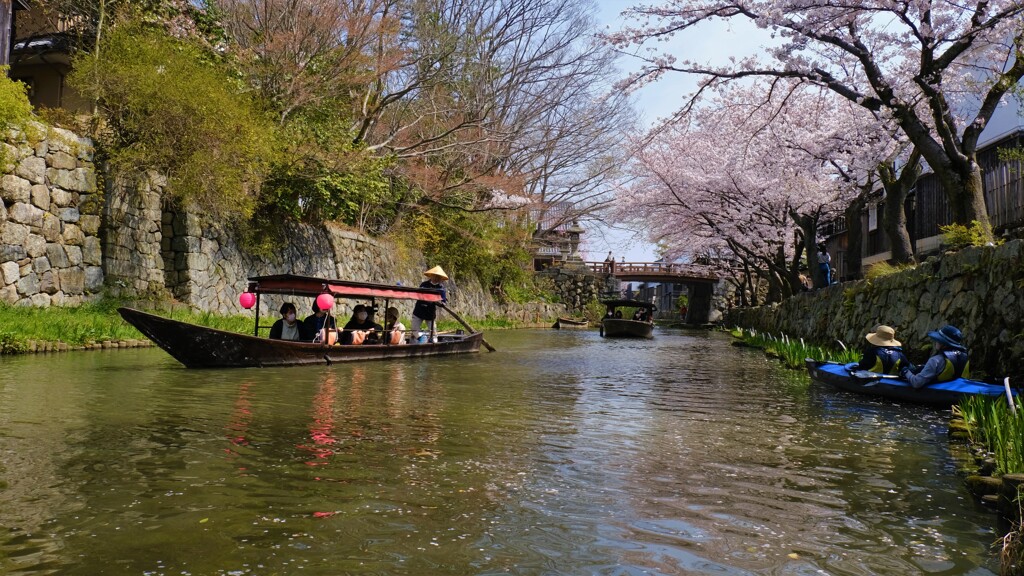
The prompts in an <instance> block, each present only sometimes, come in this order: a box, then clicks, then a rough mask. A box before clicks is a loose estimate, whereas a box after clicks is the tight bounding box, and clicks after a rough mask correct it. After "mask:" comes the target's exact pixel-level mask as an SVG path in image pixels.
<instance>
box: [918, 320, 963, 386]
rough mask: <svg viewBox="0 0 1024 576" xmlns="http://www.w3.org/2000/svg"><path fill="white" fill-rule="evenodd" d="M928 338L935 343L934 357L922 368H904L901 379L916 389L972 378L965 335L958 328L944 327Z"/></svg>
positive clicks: (930, 333)
mask: <svg viewBox="0 0 1024 576" xmlns="http://www.w3.org/2000/svg"><path fill="white" fill-rule="evenodd" d="M928 337H929V338H931V339H932V341H933V342H934V343H935V347H934V353H933V354H932V357H931V358H929V359H928V361H927V362H925V364H924V366H922V367H920V368H916V369H915V368H914V367H912V366H908V367H905V368H902V369H901V370H900V378H901V379H903V380H906V381H907V382H909V383H910V385H911V386H913V387H914V388H915V389H916V388H923V387H925V386H928V385H929V384H935V383H936V382H949V381H950V380H956V379H957V378H970V377H971V363H970V360H968V358H967V348H966V347H964V344H963V334H961V332H960V330H959V329H958V328H957V327H956V326H950V325H946V326H943V327H942V328H939V329H938V330H933V331H931V332H929V333H928Z"/></svg>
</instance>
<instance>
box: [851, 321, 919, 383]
mask: <svg viewBox="0 0 1024 576" xmlns="http://www.w3.org/2000/svg"><path fill="white" fill-rule="evenodd" d="M865 340H867V342H868V343H867V345H866V346H864V356H863V357H861V359H860V362H859V363H857V364H856V365H855V366H854V367H852V369H853V370H870V371H871V372H878V373H880V374H893V375H895V374H899V373H900V370H901V369H902V368H903V367H910V366H912V364H911V363H910V361H909V360H907V356H906V355H905V354H904V353H903V345H902V344H901V343H900V341H899V340H897V339H896V329H895V328H893V327H891V326H886V325H884V324H881V325H879V326H877V327H875V331H874V332H870V333H869V334H868V335H867V336H865Z"/></svg>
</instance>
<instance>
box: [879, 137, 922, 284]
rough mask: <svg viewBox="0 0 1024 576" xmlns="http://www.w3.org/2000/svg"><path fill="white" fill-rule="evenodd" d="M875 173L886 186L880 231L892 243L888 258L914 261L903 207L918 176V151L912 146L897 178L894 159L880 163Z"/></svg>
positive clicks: (895, 261)
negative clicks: (912, 148)
mask: <svg viewBox="0 0 1024 576" xmlns="http://www.w3.org/2000/svg"><path fill="white" fill-rule="evenodd" d="M878 174H879V176H880V177H881V179H882V186H883V187H884V188H885V203H884V205H883V207H882V230H883V231H885V235H886V237H887V238H889V245H890V246H891V252H890V261H891V262H892V263H893V264H912V263H914V261H915V259H914V246H913V244H911V241H910V233H909V232H907V211H906V209H905V205H906V201H907V195H908V194H909V193H910V189H911V188H913V187H914V184H915V183H916V182H917V178H918V177H919V176H920V175H921V154H920V153H919V152H918V151H917V149H916V148H915V149H914V150H913V151H912V152H911V153H910V158H909V159H908V160H907V163H906V164H905V165H904V166H903V170H902V171H901V172H900V175H899V177H898V178H897V177H896V166H895V163H894V162H893V161H887V162H883V163H882V164H880V165H879V166H878Z"/></svg>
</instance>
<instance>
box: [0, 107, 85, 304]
mask: <svg viewBox="0 0 1024 576" xmlns="http://www.w3.org/2000/svg"><path fill="white" fill-rule="evenodd" d="M0 147H2V151H3V152H2V153H3V160H4V161H5V164H6V165H5V166H4V167H3V170H2V173H3V176H2V179H0V198H2V200H3V201H2V202H0V301H3V302H7V303H9V304H17V305H30V306H50V305H55V306H73V305H78V304H81V303H83V302H85V301H89V300H92V299H95V298H96V297H98V294H99V292H100V291H101V290H102V287H103V269H102V267H101V265H102V252H101V247H100V238H99V231H100V209H101V206H102V204H103V199H102V195H100V194H97V190H96V173H95V170H94V168H93V162H92V154H93V148H92V143H91V142H90V141H89V140H87V139H84V138H80V137H78V136H77V135H75V134H73V133H71V132H68V131H66V130H61V129H59V128H47V127H45V126H42V125H31V126H29V127H28V129H26V130H24V131H17V132H12V133H10V134H8V135H7V138H6V142H4V143H3V144H2V146H0Z"/></svg>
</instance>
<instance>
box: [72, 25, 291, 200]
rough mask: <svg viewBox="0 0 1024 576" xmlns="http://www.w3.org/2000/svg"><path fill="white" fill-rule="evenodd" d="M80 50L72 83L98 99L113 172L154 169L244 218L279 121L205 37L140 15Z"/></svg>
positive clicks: (177, 193)
mask: <svg viewBox="0 0 1024 576" xmlns="http://www.w3.org/2000/svg"><path fill="white" fill-rule="evenodd" d="M98 50H99V57H98V58H96V57H95V55H94V54H87V53H80V54H79V55H78V56H77V57H76V58H75V61H74V63H73V72H72V74H71V76H70V82H71V85H72V86H74V87H75V88H76V89H77V90H78V91H79V92H80V93H82V94H83V95H84V96H85V97H87V98H90V99H93V100H94V101H96V102H97V103H98V104H99V106H100V107H101V110H102V114H103V117H104V120H105V125H104V127H105V128H104V130H103V131H101V132H100V133H99V135H98V136H99V142H100V146H101V147H102V149H103V151H104V152H105V153H106V154H107V156H108V158H109V161H110V164H111V166H112V167H113V168H114V170H115V176H117V175H118V174H120V175H125V176H127V175H132V174H137V173H140V172H144V171H146V170H150V169H153V170H156V171H157V172H159V173H161V174H165V175H166V176H167V177H168V183H169V186H168V193H169V194H171V195H172V197H173V198H174V199H176V200H178V201H180V203H182V204H183V205H187V206H192V207H195V208H199V209H201V210H203V211H205V212H207V213H209V214H211V215H213V216H215V217H229V218H230V217H239V216H241V217H246V216H248V215H249V214H251V212H252V210H253V207H254V205H255V202H254V199H255V195H256V191H257V190H258V187H259V184H260V183H261V179H262V176H263V173H264V172H265V169H266V166H267V164H268V163H269V162H270V161H271V160H272V159H273V156H274V142H275V140H274V137H273V129H272V124H271V123H270V122H269V120H268V119H267V118H265V117H264V116H263V114H262V113H261V112H260V111H259V110H258V108H257V107H256V106H255V104H254V103H253V102H252V101H251V100H250V99H249V97H248V96H246V94H245V92H244V91H243V89H242V87H241V86H240V85H239V84H238V83H237V82H235V81H233V80H232V76H231V74H230V72H229V71H228V70H226V69H225V68H224V67H223V66H222V65H220V64H218V62H217V61H216V60H217V59H216V58H215V57H214V56H213V55H212V54H210V53H209V52H207V51H205V50H204V49H203V48H202V47H201V46H200V45H199V44H197V43H195V42H193V41H189V40H183V39H177V38H173V37H171V36H168V35H167V33H166V32H165V31H163V30H162V29H160V28H158V27H152V26H147V25H144V24H142V23H140V22H137V21H134V22H133V21H128V22H125V23H122V24H120V25H118V26H116V27H115V28H113V29H112V30H110V31H109V33H108V34H106V35H105V36H103V40H102V42H101V43H100V45H99V47H98Z"/></svg>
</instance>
